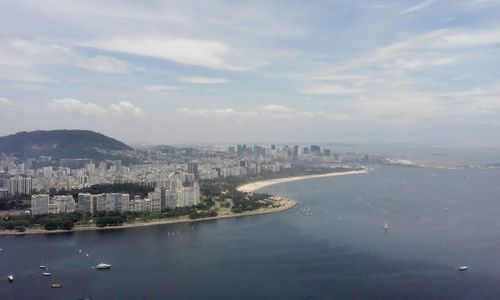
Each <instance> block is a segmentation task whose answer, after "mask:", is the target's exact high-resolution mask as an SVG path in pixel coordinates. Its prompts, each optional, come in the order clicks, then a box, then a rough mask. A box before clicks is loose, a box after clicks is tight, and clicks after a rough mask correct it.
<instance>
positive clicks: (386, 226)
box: [384, 222, 389, 230]
mask: <svg viewBox="0 0 500 300" xmlns="http://www.w3.org/2000/svg"><path fill="white" fill-rule="evenodd" d="M384 229H385V230H387V229H389V224H387V222H385V224H384Z"/></svg>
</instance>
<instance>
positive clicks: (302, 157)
mask: <svg viewBox="0 0 500 300" xmlns="http://www.w3.org/2000/svg"><path fill="white" fill-rule="evenodd" d="M135 153H136V154H135V155H137V157H136V158H137V159H138V160H139V161H142V162H143V163H141V164H134V165H128V166H125V165H124V164H122V162H121V161H120V160H107V161H98V162H95V161H92V160H89V159H59V160H53V159H52V158H51V157H50V156H41V157H38V158H31V159H26V160H19V159H17V158H15V157H12V156H0V200H1V199H5V198H7V199H8V198H12V197H16V196H19V197H25V196H26V195H31V194H33V195H34V196H33V202H34V204H33V205H32V206H33V209H34V211H35V213H34V214H38V213H41V212H43V213H61V212H69V211H72V210H73V211H74V210H78V211H81V212H84V213H91V214H92V213H95V212H99V211H153V212H158V211H161V210H164V209H166V208H174V207H182V206H191V205H196V204H198V203H199V199H200V191H199V187H198V181H199V180H213V179H218V178H225V177H230V176H246V175H254V174H260V173H263V172H266V173H269V172H280V171H282V170H283V169H287V168H291V167H292V164H295V163H297V162H312V163H314V164H316V165H318V164H322V165H328V166H331V165H335V164H340V165H341V164H352V163H370V162H374V161H375V160H376V159H378V158H377V157H375V156H368V155H360V154H355V153H332V152H331V150H330V149H323V148H322V147H320V146H319V145H307V146H304V145H302V146H299V145H294V146H289V145H267V146H262V145H235V146H227V145H225V146H221V147H219V146H210V147H207V148H196V149H195V148H190V149H185V148H173V147H169V148H165V149H163V148H151V149H146V150H141V151H139V150H137V151H136V152H135ZM115 183H138V184H141V185H146V186H151V187H154V188H155V190H154V192H152V193H150V194H149V195H148V196H147V197H144V198H142V199H141V198H137V197H130V196H129V195H124V194H100V195H82V196H81V199H80V197H79V198H78V201H77V202H75V204H73V202H71V200H70V199H69V198H60V197H53V198H50V199H49V198H48V197H47V196H46V195H47V194H48V193H49V191H51V190H57V191H60V190H66V191H71V190H72V189H82V188H86V187H90V186H92V185H96V184H115ZM39 194H41V195H39Z"/></svg>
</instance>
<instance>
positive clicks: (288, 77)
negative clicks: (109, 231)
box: [0, 0, 500, 146]
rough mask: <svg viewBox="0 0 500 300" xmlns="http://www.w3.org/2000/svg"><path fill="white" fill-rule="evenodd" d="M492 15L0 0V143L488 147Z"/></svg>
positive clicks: (476, 5) (378, 6)
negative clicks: (61, 139) (48, 139)
mask: <svg viewBox="0 0 500 300" xmlns="http://www.w3.org/2000/svg"><path fill="white" fill-rule="evenodd" d="M499 6H500V2H499V1H479V0H478V1H468V2H461V3H457V2H454V1H445V0H441V1H439V0H435V1H433V0H419V1H397V2H396V1H391V2H377V1H362V2H358V3H353V2H352V1H315V2H308V3H302V2H295V3H290V2H288V1H277V2H273V3H267V2H264V1H256V2H255V1H254V2H247V3H239V4H235V3H231V2H226V1H214V2H210V3H197V2H183V3H179V2H177V3H176V2H172V3H169V2H164V1H158V2H154V3H148V5H142V4H136V3H133V2H132V1H110V2H109V1H108V2H106V3H102V2H98V1H76V2H72V3H67V4H65V5H61V4H60V3H58V2H57V1H51V0H44V1H36V2H33V1H6V2H4V3H2V4H0V17H1V18H2V20H4V22H3V23H4V25H3V26H2V27H1V28H0V54H1V55H0V66H1V70H0V119H1V120H0V125H1V126H0V135H2V136H3V135H8V134H12V133H15V132H18V131H24V130H35V129H56V128H57V129H60V128H68V129H74V128H79V129H90V130H95V131H99V132H103V133H105V134H107V135H110V136H113V137H116V138H118V139H120V140H123V141H124V142H126V143H128V144H140V143H146V144H188V143H189V144H196V143H207V142H214V143H235V142H268V143H273V142H274V143H287V142H293V141H298V142H348V143H363V142H367V143H373V142H378V143H395V142H396V143H397V142H414V143H423V144H430V145H435V144H437V145H442V144H445V145H450V146H471V145H479V146H499V144H498V142H497V141H495V140H494V139H492V138H491V137H492V136H493V134H494V133H496V132H497V131H498V129H500V128H499V127H500V123H499V122H498V120H500V101H499V100H498V99H499V96H500V90H499V89H498V87H497V86H498V82H497V77H498V76H497V75H498V71H497V70H498V66H499V63H500V62H499V61H498V58H497V52H498V47H499V44H500V38H498V36H500V34H499V31H500V22H499V21H498V18H497V17H496V10H498V8H499ZM283 12H286V13H283Z"/></svg>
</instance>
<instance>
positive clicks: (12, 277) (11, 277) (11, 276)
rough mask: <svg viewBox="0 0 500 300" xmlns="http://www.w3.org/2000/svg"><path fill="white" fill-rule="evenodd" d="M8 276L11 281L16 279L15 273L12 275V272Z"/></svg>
mask: <svg viewBox="0 0 500 300" xmlns="http://www.w3.org/2000/svg"><path fill="white" fill-rule="evenodd" d="M7 278H8V279H9V281H10V282H12V281H14V275H12V274H9V276H7Z"/></svg>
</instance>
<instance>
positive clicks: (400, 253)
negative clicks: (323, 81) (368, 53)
mask: <svg viewBox="0 0 500 300" xmlns="http://www.w3.org/2000/svg"><path fill="white" fill-rule="evenodd" d="M262 191H265V192H269V193H275V194H280V195H284V196H288V197H291V198H294V199H297V200H298V201H299V202H300V204H299V205H298V207H297V208H295V209H292V210H289V211H286V212H283V213H279V214H273V215H264V216H254V217H245V218H237V219H230V220H219V221H212V222H204V223H197V224H195V225H190V224H179V225H169V226H157V227H150V228H140V229H131V230H117V231H113V232H87V233H72V234H71V233H70V234H62V235H39V236H25V237H0V248H3V251H1V252H0V276H1V277H0V299H2V300H3V299H79V297H81V296H83V295H84V294H86V295H87V296H91V297H92V298H94V299H500V170H432V169H418V168H399V167H391V168H389V167H388V168H378V169H377V170H375V171H374V172H372V173H370V174H366V175H354V176H343V177H330V178H321V179H312V180H305V181H300V182H291V183H287V184H282V185H277V186H273V187H268V188H265V189H263V190H262ZM385 222H388V225H389V230H388V231H387V233H385V232H384V230H383V226H384V223H385ZM169 233H170V235H169ZM173 233H175V235H174V234H173ZM78 249H82V253H81V254H79V253H78ZM85 253H88V257H87V256H86V255H85ZM99 262H106V263H110V264H112V265H113V269H112V270H110V271H96V270H95V269H92V268H91V267H92V266H95V265H96V264H97V263H99ZM40 264H48V265H49V268H50V271H51V272H53V276H52V277H42V275H41V271H40V270H39V269H38V266H39V265H40ZM459 265H470V269H469V271H467V272H458V271H456V267H457V266H459ZM10 272H12V273H13V274H14V275H15V276H16V279H15V281H14V282H13V283H9V282H8V281H7V274H8V273H10ZM52 282H61V283H62V284H63V288H61V289H52V288H50V284H51V283H52Z"/></svg>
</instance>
